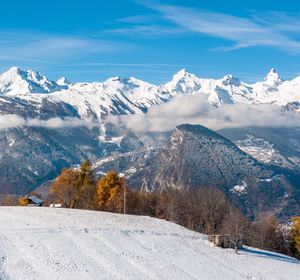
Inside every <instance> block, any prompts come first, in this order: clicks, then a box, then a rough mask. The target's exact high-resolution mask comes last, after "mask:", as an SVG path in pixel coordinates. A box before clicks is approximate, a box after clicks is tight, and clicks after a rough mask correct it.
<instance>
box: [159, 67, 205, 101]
mask: <svg viewBox="0 0 300 280" xmlns="http://www.w3.org/2000/svg"><path fill="white" fill-rule="evenodd" d="M164 86H165V88H166V89H167V91H169V92H170V94H171V95H177V94H194V93H199V90H200V88H201V82H200V79H199V78H198V77H196V75H194V74H191V73H189V72H188V71H187V70H186V69H182V70H180V71H179V72H178V73H176V74H175V75H174V76H173V79H172V81H170V82H169V83H166V84H165V85H164Z"/></svg>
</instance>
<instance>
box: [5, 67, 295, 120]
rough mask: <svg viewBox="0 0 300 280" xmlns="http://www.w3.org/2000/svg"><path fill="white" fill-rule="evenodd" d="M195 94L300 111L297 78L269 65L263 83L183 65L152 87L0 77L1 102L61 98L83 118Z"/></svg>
mask: <svg viewBox="0 0 300 280" xmlns="http://www.w3.org/2000/svg"><path fill="white" fill-rule="evenodd" d="M196 94H204V95H206V96H207V98H208V101H209V102H210V103H211V104H212V105H214V106H221V105H222V104H234V103H246V104H261V103H272V104H278V105H280V106H287V107H286V108H287V109H288V108H290V109H291V108H292V109H294V110H296V111H297V110H298V111H299V110H300V77H297V78H295V79H293V80H291V81H283V80H282V79H281V78H280V76H279V74H278V73H277V72H276V70H275V69H273V68H272V69H271V70H270V72H269V73H268V74H267V76H266V77H265V79H264V80H263V81H262V82H257V83H255V84H247V83H244V82H242V81H240V80H239V79H238V78H236V77H233V76H232V75H226V76H225V77H223V78H222V79H217V80H214V79H203V78H199V77H197V76H196V75H194V74H191V73H189V72H187V70H185V69H183V70H181V71H179V72H178V73H177V74H175V75H174V76H173V78H172V80H171V81H170V82H168V83H166V84H162V85H158V86H157V85H153V84H149V83H147V82H143V81H141V80H138V79H136V78H133V77H131V78H129V79H125V78H121V77H114V78H110V79H108V80H106V81H104V82H93V83H71V82H69V81H68V80H67V79H66V78H65V77H62V78H60V79H59V80H58V81H57V82H53V81H50V80H48V79H47V78H46V77H45V76H43V75H41V74H39V73H38V72H36V71H33V70H28V71H24V70H21V69H19V68H17V67H13V68H11V69H9V70H8V71H7V72H5V73H3V74H1V75H0V105H1V102H8V101H7V98H8V97H10V98H13V99H14V100H18V102H22V104H24V102H25V103H28V104H32V103H33V104H35V106H36V107H37V108H38V107H39V106H38V104H42V103H43V102H45V100H47V101H48V102H56V103H59V102H64V103H66V104H68V105H70V106H72V107H73V108H74V109H76V110H77V111H78V113H79V115H80V116H81V117H83V118H84V117H90V116H93V117H97V118H101V117H103V116H104V115H107V114H110V113H112V114H133V113H143V112H145V111H147V109H148V108H149V107H151V106H152V105H157V104H161V103H164V102H168V101H169V100H170V99H171V98H173V97H174V96H178V95H196ZM16 113H17V112H16ZM53 114H55V112H53Z"/></svg>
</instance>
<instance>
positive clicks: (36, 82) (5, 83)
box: [0, 67, 60, 95]
mask: <svg viewBox="0 0 300 280" xmlns="http://www.w3.org/2000/svg"><path fill="white" fill-rule="evenodd" d="M58 90H60V87H59V86H58V85H57V84H56V83H55V82H52V81H49V80H48V79H47V78H46V77H45V76H43V75H41V74H40V73H39V72H37V71H34V70H27V71H25V70H22V69H20V68H18V67H12V68H10V69H9V70H7V71H6V72H4V73H3V74H1V75H0V93H2V94H7V95H16V94H29V93H49V92H53V91H58Z"/></svg>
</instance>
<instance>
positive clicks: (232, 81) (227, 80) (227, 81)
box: [222, 74, 241, 86]
mask: <svg viewBox="0 0 300 280" xmlns="http://www.w3.org/2000/svg"><path fill="white" fill-rule="evenodd" d="M222 83H223V84H224V85H225V86H229V85H234V86H239V85H240V84H241V82H240V80H239V79H238V78H236V77H233V76H232V75H231V74H228V75H225V76H224V78H223V79H222Z"/></svg>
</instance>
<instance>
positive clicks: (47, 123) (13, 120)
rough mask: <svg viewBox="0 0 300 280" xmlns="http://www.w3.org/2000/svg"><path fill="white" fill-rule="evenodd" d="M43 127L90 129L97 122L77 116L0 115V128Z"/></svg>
mask: <svg viewBox="0 0 300 280" xmlns="http://www.w3.org/2000/svg"><path fill="white" fill-rule="evenodd" d="M23 126H26V127H44V128H51V129H57V128H67V127H87V128H89V129H92V128H94V127H99V122H96V121H93V120H89V119H86V120H81V119H78V118H70V117H67V118H64V119H61V118H51V119H47V120H41V119H25V118H23V117H21V116H18V115H13V114H10V115H0V130H4V129H10V128H16V127H23Z"/></svg>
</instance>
